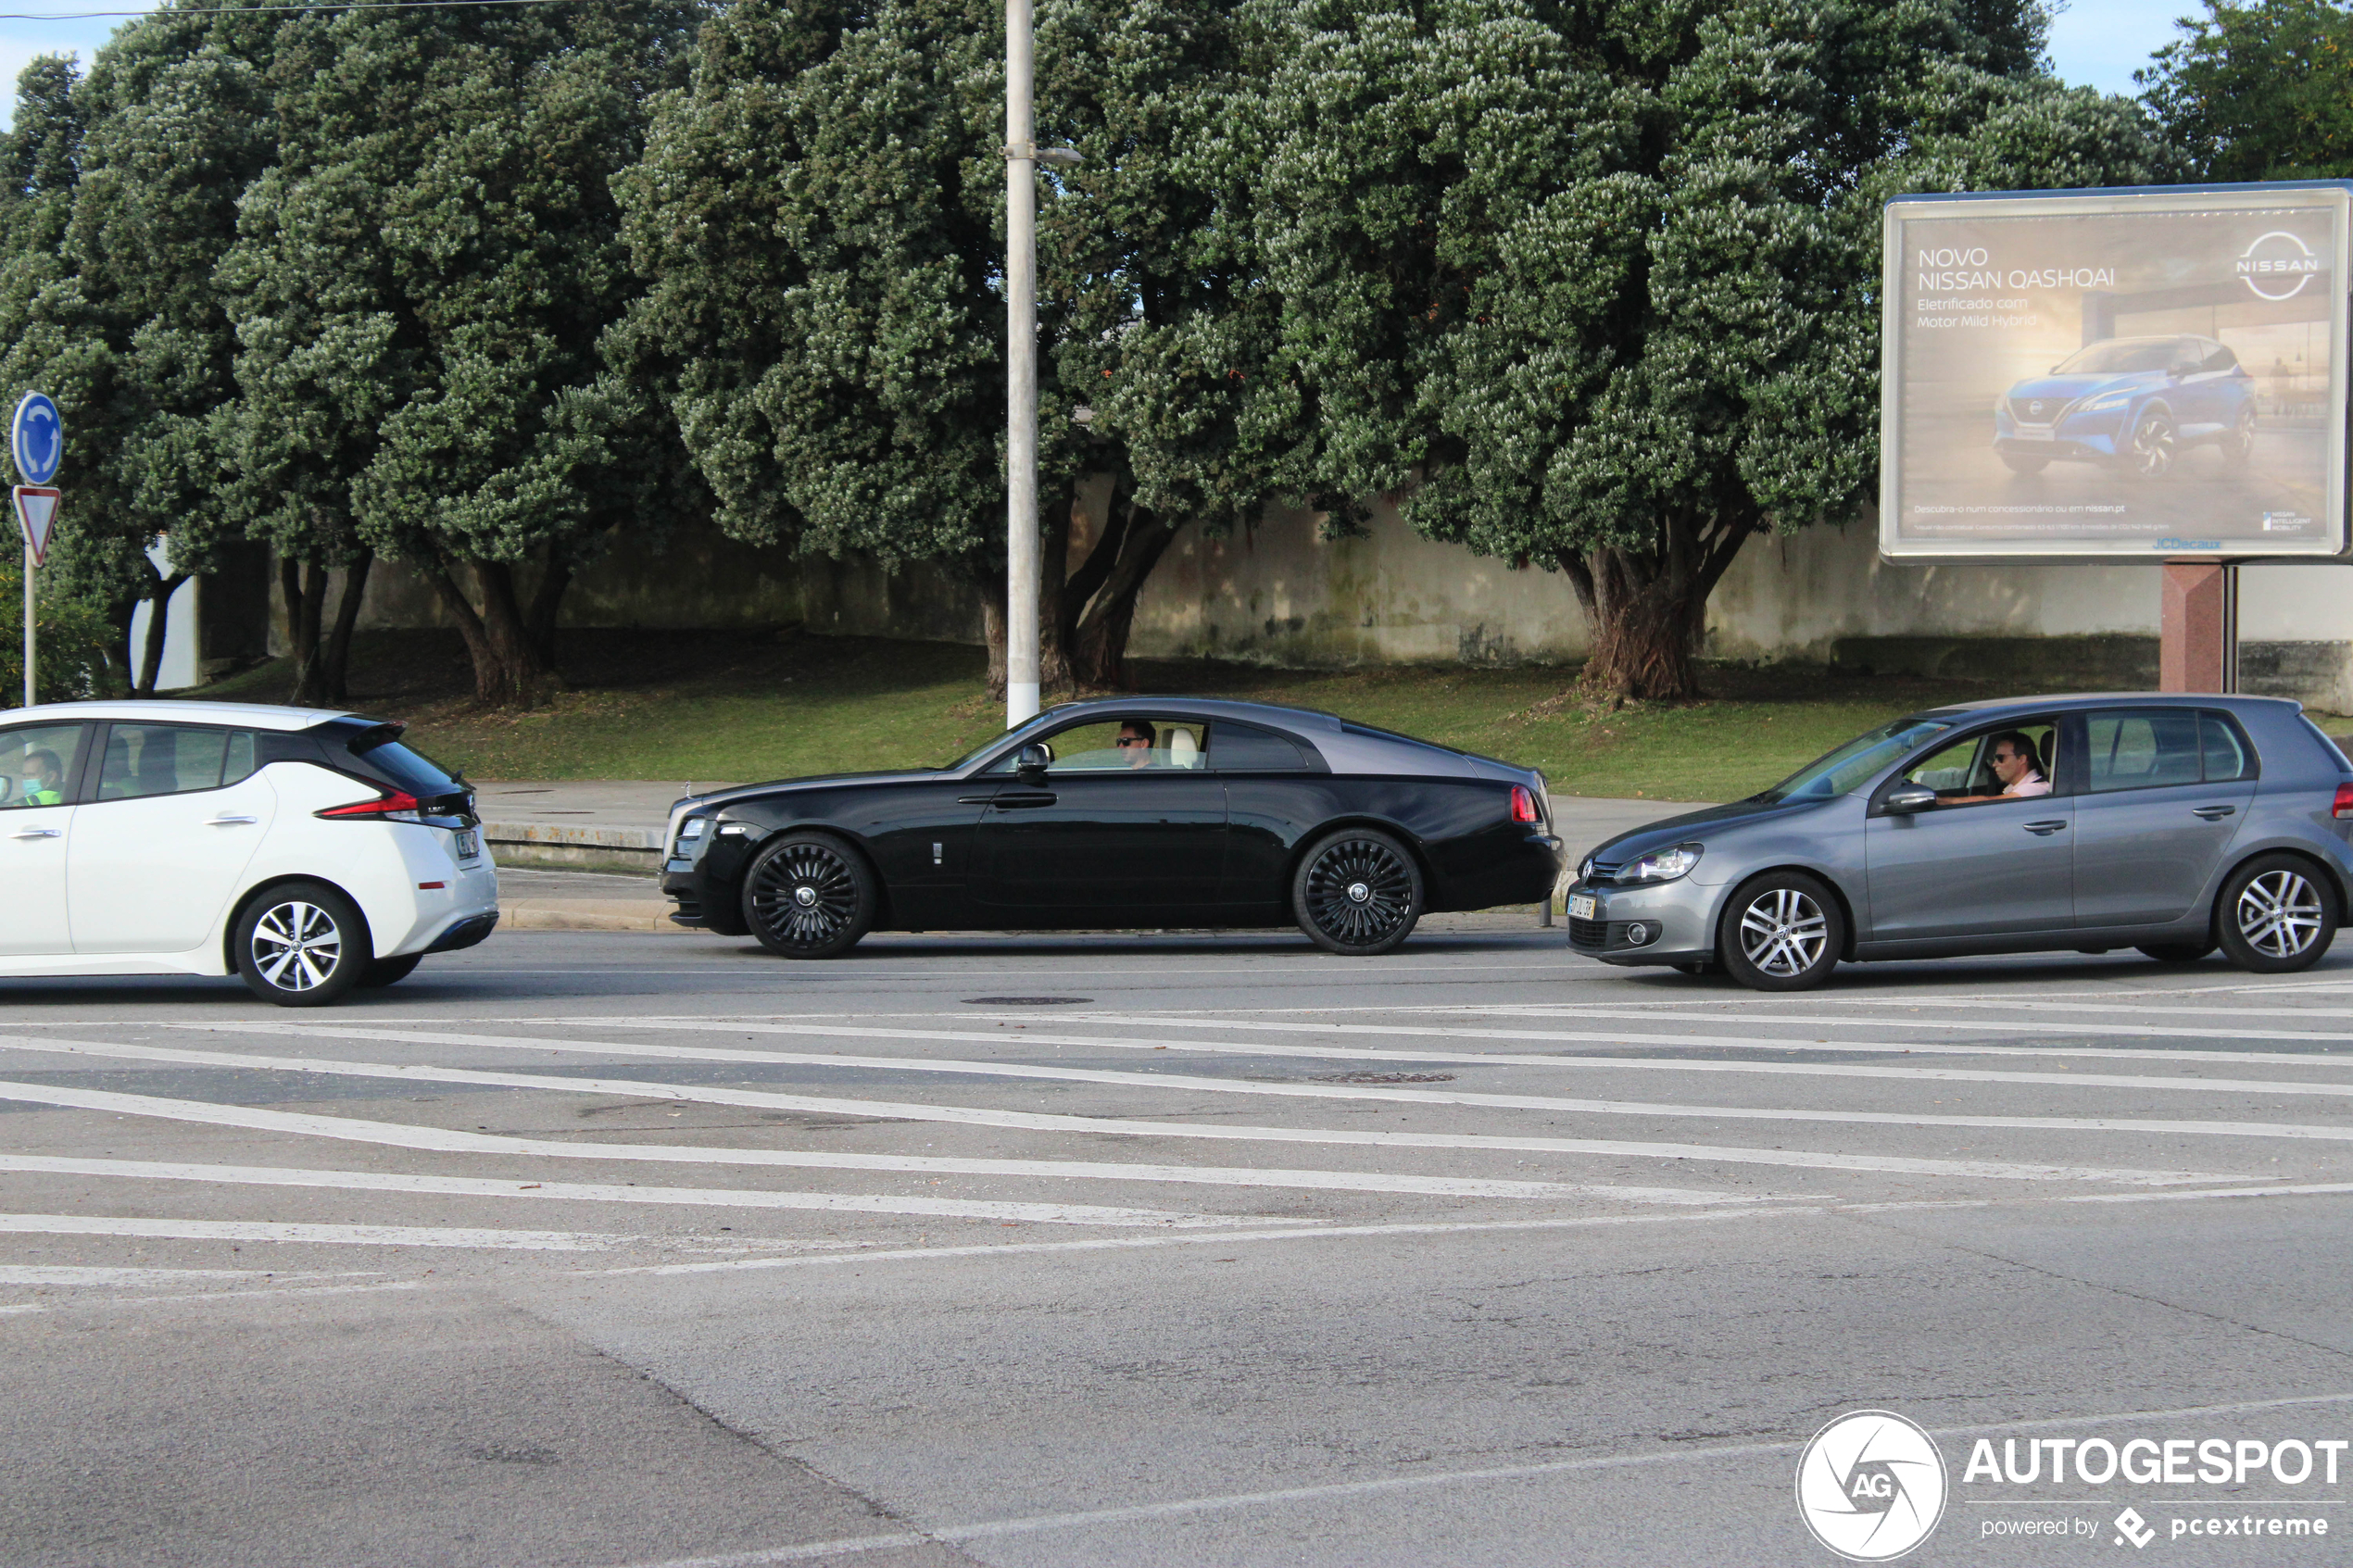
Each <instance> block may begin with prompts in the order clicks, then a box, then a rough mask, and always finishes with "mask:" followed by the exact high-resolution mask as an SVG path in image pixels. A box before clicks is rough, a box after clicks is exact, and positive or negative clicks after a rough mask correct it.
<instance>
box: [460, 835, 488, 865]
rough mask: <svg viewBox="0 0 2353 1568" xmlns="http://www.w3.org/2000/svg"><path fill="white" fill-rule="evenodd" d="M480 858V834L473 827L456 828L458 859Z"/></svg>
mask: <svg viewBox="0 0 2353 1568" xmlns="http://www.w3.org/2000/svg"><path fill="white" fill-rule="evenodd" d="M481 858H482V834H481V833H480V832H478V831H477V830H475V829H473V828H459V830H458V859H460V860H478V859H481Z"/></svg>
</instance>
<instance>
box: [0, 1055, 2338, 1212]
mask: <svg viewBox="0 0 2353 1568" xmlns="http://www.w3.org/2000/svg"><path fill="white" fill-rule="evenodd" d="M542 1048H547V1047H542ZM0 1049H10V1050H30V1051H45V1052H52V1053H55V1054H57V1055H59V1056H103V1057H120V1058H126V1059H130V1060H142V1061H176V1062H185V1063H189V1064H192V1065H197V1066H209V1067H246V1068H261V1069H265V1070H268V1071H271V1072H282V1073H322V1074H328V1075H340V1076H347V1077H361V1078H391V1079H396V1080H404V1081H407V1082H410V1083H415V1082H424V1083H442V1084H488V1085H496V1086H497V1087H500V1088H519V1089H554V1090H557V1091H559V1092H560V1093H564V1094H589V1093H594V1094H610V1095H634V1096H638V1097H641V1098H647V1099H663V1100H686V1101H694V1102H700V1103H708V1104H711V1105H749V1106H758V1107H761V1108H762V1109H766V1110H822V1111H828V1112H832V1113H834V1114H837V1115H847V1116H867V1117H873V1118H875V1119H876V1120H882V1121H917V1122H955V1123H965V1124H967V1125H973V1126H984V1127H1022V1128H1030V1129H1036V1130H1038V1131H1044V1132H1072V1133H1088V1134H1102V1133H1117V1134H1132V1135H1138V1136H1142V1137H1160V1138H1168V1137H1191V1138H1230V1139H1236V1140H1246V1141H1266V1142H1281V1143H1335V1144H1382V1145H1388V1146H1390V1147H1393V1148H1485V1149H1497V1150H1504V1149H1511V1150H1525V1151H1533V1152H1537V1153H1546V1154H1602V1155H1613V1156H1620V1157H1629V1158H1636V1159H1657V1160H1716V1161H1718V1162H1721V1163H1726V1164H1745V1165H1784V1166H1791V1167H1793V1168H1796V1169H1801V1170H1818V1171H1874V1172H1892V1173H1902V1174H1906V1175H1922V1176H1970V1177H1986V1178H1989V1179H1993V1180H1997V1181H2043V1180H2051V1179H2059V1180H2068V1181H2097V1182H2120V1183H2127V1184H2132V1185H2145V1184H2146V1185H2177V1184H2182V1183H2188V1182H2211V1181H2223V1180H2227V1179H2228V1178H2227V1177H2222V1176H2218V1175H2213V1174H2210V1173H2199V1172H2190V1171H2144V1170H2116V1169H2108V1168H2099V1167H2086V1166H2074V1165H2052V1164H2032V1163H2009V1162H2003V1161H1995V1160H1936V1159H1925V1158H1913V1157H1910V1156H1902V1155H1877V1154H1832V1153H1820V1152H1815V1151H1811V1150H1801V1149H1786V1150H1785V1149H1778V1148H1774V1149H1767V1148H1748V1147H1726V1146H1722V1145H1710V1144H1680V1143H1638V1142H1629V1141H1625V1140H1620V1139H1611V1138H1528V1137H1506V1136H1502V1135H1495V1134H1488V1133H1376V1132H1353V1131H1342V1130H1340V1129H1338V1128H1321V1127H1315V1128H1308V1127H1225V1126H1216V1125H1213V1124H1207V1123H1192V1122H1155V1121H1123V1120H1116V1119H1114V1118H1111V1117H1095V1116H1066V1115H1058V1114H1054V1113H1051V1112H1047V1111H1019V1110H985V1109H977V1108H973V1107H967V1106H946V1105H924V1104H919V1103H913V1102H907V1101H892V1100H859V1099H837V1098H831V1097H820V1096H815V1095H782V1094H774V1093H770V1092H768V1091H765V1090H753V1089H719V1088H708V1087H703V1086H701V1085H681V1084H668V1083H662V1082H660V1081H657V1080H649V1079H643V1078H564V1077H555V1076H551V1075H547V1074H541V1073H484V1072H480V1071H476V1070H473V1069H469V1068H459V1067H403V1066H395V1065H391V1064H389V1063H384V1062H369V1061H343V1060H335V1059H333V1058H324V1057H272V1056H249V1055H245V1054H242V1053H238V1052H233V1051H183V1050H174V1049H171V1048H170V1047H162V1046H132V1045H118V1044H95V1043H91V1042H87V1041H76V1040H45V1041H44V1040H36V1039H31V1038H29V1037H26V1036H22V1035H0ZM633 1049H634V1047H633ZM1572 1103H1574V1102H1572ZM1590 1103H1591V1105H1592V1107H1593V1108H1594V1109H1595V1110H1598V1111H1599V1112H1601V1113H1603V1114H1608V1115H1628V1116H1632V1115H1642V1116H1692V1117H1704V1118H1709V1119H1722V1118H1732V1119H1747V1120H1764V1121H1777V1122H1790V1121H1806V1122H1842V1123H1866V1124H1873V1125H1890V1126H1947V1125H1950V1126H1971V1127H2025V1128H2032V1129H2038V1130H2046V1131H2050V1130H2055V1131H2065V1132H2083V1131H2106V1132H2119V1131H2120V1132H2152V1131H2153V1132H2169V1133H2170V1132H2187V1133H2204V1134H2215V1133H2220V1132H2227V1133H2232V1134H2233V1135H2236V1134H2244V1133H2246V1132H2248V1131H2249V1130H2250V1129H2260V1130H2261V1131H2260V1132H2259V1135H2264V1136H2296V1137H2303V1136H2310V1137H2319V1138H2334V1139H2341V1140H2347V1141H2353V1129H2338V1128H2334V1127H2310V1128H2293V1129H2290V1130H2286V1131H2281V1130H2278V1129H2277V1128H2276V1127H2275V1126H2274V1124H2272V1123H2206V1122H2135V1121H2107V1120H2100V1119H2085V1118H2065V1117H1971V1116H1923V1115H1917V1114H1914V1115H1894V1114H1883V1113H1880V1112H1875V1111H1863V1110H1822V1111H1813V1110H1741V1109H1737V1108H1731V1109H1727V1108H1724V1107H1720V1106H1671V1105H1641V1104H1636V1105H1614V1104H1613V1103H1612V1102H1609V1101H1603V1100H1596V1101H1592V1102H1590Z"/></svg>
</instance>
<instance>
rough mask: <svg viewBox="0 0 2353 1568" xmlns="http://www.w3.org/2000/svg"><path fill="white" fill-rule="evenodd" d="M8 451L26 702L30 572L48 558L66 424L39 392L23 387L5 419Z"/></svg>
mask: <svg viewBox="0 0 2353 1568" xmlns="http://www.w3.org/2000/svg"><path fill="white" fill-rule="evenodd" d="M8 455H9V456H10V457H12V458H15V459H16V465H17V477H18V478H19V480H21V481H23V483H20V484H19V485H18V486H17V487H16V490H15V492H14V493H13V497H12V498H13V499H14V501H15V502H16V509H17V527H18V529H19V531H21V532H22V533H23V534H24V705H25V706H26V707H27V708H31V706H32V705H33V702H34V700H35V698H34V696H33V693H34V691H35V690H36V689H37V688H36V685H35V682H34V671H35V665H36V662H37V660H38V659H39V656H40V643H39V638H38V635H37V633H36V632H35V629H34V627H35V622H34V609H35V606H34V602H33V575H34V573H36V572H38V571H40V570H41V563H42V562H43V561H44V560H45V559H47V558H48V555H49V537H50V532H51V530H52V529H54V528H55V527H56V525H57V502H58V501H59V500H60V499H61V498H62V495H61V493H60V492H58V491H56V490H53V489H51V488H49V482H50V481H51V480H53V479H55V478H57V470H58V469H59V468H61V467H63V466H64V464H65V460H66V426H65V421H64V420H61V419H59V418H58V417H57V405H56V404H55V403H52V402H50V401H49V398H48V395H47V394H45V393H39V392H28V393H26V394H25V395H24V396H23V398H22V399H21V400H19V402H18V404H17V412H16V417H15V418H14V419H12V420H10V421H9V424H8Z"/></svg>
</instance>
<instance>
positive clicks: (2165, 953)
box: [2140, 942, 2214, 963]
mask: <svg viewBox="0 0 2353 1568" xmlns="http://www.w3.org/2000/svg"><path fill="white" fill-rule="evenodd" d="M2213 950H2214V944H2213V943H2211V942H2152V943H2150V944H2149V945H2148V946H2146V947H2143V948H2141V949H2140V951H2141V953H2142V956H2144V957H2145V958H2152V959H2155V960H2157V961H2158V962H2159V963H2196V962H2197V961H2198V960H2200V959H2202V958H2204V957H2206V955H2207V954H2208V953H2210V952H2212V951H2213Z"/></svg>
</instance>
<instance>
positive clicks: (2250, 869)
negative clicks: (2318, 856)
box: [2214, 855, 2337, 974]
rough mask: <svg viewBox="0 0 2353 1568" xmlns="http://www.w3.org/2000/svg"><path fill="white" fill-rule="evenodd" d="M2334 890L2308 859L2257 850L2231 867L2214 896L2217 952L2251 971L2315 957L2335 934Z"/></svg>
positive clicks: (2294, 966)
mask: <svg viewBox="0 0 2353 1568" xmlns="http://www.w3.org/2000/svg"><path fill="white" fill-rule="evenodd" d="M2336 919H2337V916H2336V894H2335V891H2334V889H2333V888H2331V887H2330V886H2329V885H2328V881H2327V878H2326V877H2325V876H2323V875H2322V872H2320V870H2319V869H2318V868H2317V867H2315V866H2314V865H2313V864H2312V863H2311V862H2310V861H2309V860H2303V859H2297V858H2296V857H2295V856H2293V855H2259V856H2257V857H2256V858H2255V859H2252V860H2249V861H2248V862H2247V863H2246V865H2243V866H2241V867H2240V868H2239V869H2238V870H2237V871H2235V872H2232V873H2231V874H2230V876H2229V877H2228V878H2227V879H2225V880H2224V882H2223V884H2222V891H2221V896H2220V897H2217V898H2216V900H2215V907H2214V935H2216V936H2217V937H2218V938H2220V939H2221V946H2222V953H2223V956H2224V957H2226V958H2228V959H2229V960H2231V961H2232V962H2233V963H2234V964H2236V965H2237V966H2238V967H2239V968H2241V969H2244V970H2250V971H2252V972H2255V973H2257V974H2285V973H2287V972H2291V971H2293V970H2299V969H2307V968H2309V967H2310V966H2311V965H2313V964H2315V963H2317V962H2319V961H2320V959H2321V955H2322V954H2323V953H2325V952H2327V951H2328V950H2329V944H2330V943H2331V942H2333V941H2334V940H2335V939H2336Z"/></svg>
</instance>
